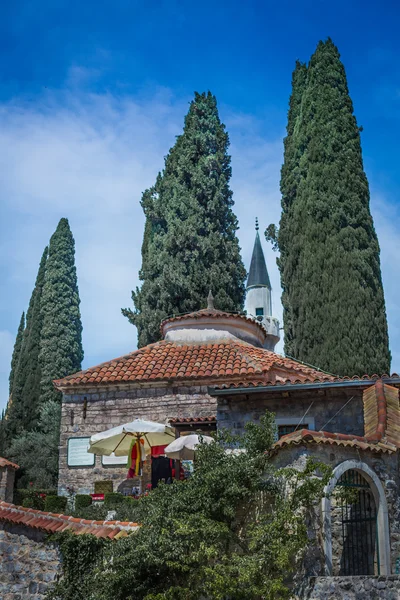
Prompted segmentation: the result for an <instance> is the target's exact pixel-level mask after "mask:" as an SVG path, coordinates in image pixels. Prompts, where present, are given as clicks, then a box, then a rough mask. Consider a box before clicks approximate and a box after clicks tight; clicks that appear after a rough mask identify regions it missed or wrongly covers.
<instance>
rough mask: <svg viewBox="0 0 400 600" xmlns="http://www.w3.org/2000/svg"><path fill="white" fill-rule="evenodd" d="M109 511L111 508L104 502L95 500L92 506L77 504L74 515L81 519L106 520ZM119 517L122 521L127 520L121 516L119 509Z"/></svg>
mask: <svg viewBox="0 0 400 600" xmlns="http://www.w3.org/2000/svg"><path fill="white" fill-rule="evenodd" d="M108 511H109V509H108V508H106V506H104V502H93V503H92V504H91V505H90V506H86V507H82V506H76V505H75V509H74V511H73V512H72V516H73V517H77V518H79V519H88V520H89V521H104V519H105V518H106V517H107V514H108ZM118 519H119V520H120V521H125V520H126V519H124V518H121V517H120V512H119V511H118Z"/></svg>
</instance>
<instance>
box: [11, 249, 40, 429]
mask: <svg viewBox="0 0 400 600" xmlns="http://www.w3.org/2000/svg"><path fill="white" fill-rule="evenodd" d="M46 261H47V247H46V248H45V249H44V252H43V255H42V258H41V261H40V265H39V270H38V274H37V277H36V282H35V287H34V289H33V292H32V295H31V299H30V301H29V307H28V311H27V313H26V327H25V331H24V335H23V342H22V347H21V352H20V360H19V362H18V366H17V369H16V375H15V381H14V385H13V391H12V402H11V403H10V405H9V410H8V415H7V416H8V431H9V434H10V438H12V437H15V436H16V435H18V434H20V433H21V432H22V431H24V430H27V431H29V430H32V429H34V428H35V427H37V424H38V419H39V412H40V365H39V349H40V336H41V330H42V322H43V318H42V314H41V310H40V306H41V298H42V290H43V283H44V277H45V271H46Z"/></svg>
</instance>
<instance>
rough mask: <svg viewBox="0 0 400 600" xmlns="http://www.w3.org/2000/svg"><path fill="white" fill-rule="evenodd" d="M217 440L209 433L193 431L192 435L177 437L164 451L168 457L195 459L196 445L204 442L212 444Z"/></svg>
mask: <svg viewBox="0 0 400 600" xmlns="http://www.w3.org/2000/svg"><path fill="white" fill-rule="evenodd" d="M214 441H215V440H214V439H213V438H212V437H210V436H208V435H197V433H192V434H190V435H182V436H181V437H179V438H177V439H176V440H175V441H174V442H171V443H170V444H169V446H167V447H166V448H165V450H164V453H165V455H166V456H168V458H175V459H176V460H193V459H194V454H195V451H196V447H197V446H199V445H200V444H201V443H202V442H204V443H205V444H211V442H214Z"/></svg>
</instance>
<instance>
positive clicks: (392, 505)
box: [271, 444, 400, 598]
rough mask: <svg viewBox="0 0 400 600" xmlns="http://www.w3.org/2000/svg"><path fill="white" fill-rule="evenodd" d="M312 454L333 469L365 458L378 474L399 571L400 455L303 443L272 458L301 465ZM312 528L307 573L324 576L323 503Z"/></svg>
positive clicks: (337, 546)
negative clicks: (344, 463)
mask: <svg viewBox="0 0 400 600" xmlns="http://www.w3.org/2000/svg"><path fill="white" fill-rule="evenodd" d="M308 456H311V457H313V458H315V459H316V460H319V461H321V462H323V463H325V464H328V465H330V466H331V467H332V470H333V469H335V468H336V467H337V466H339V465H340V464H341V463H343V462H344V461H348V460H356V461H361V462H363V463H364V464H366V465H367V466H368V467H370V468H371V469H372V470H373V471H374V472H375V473H376V475H377V476H378V478H379V480H380V481H381V483H382V486H383V489H384V493H385V498H386V502H387V505H388V517H389V529H390V561H391V572H392V573H395V572H396V565H397V564H400V485H399V483H400V482H399V473H398V468H399V462H398V461H399V458H398V456H397V454H384V453H373V452H371V451H363V452H360V450H359V449H357V448H355V447H351V446H338V445H323V444H309V445H308V444H301V445H298V446H289V447H286V448H283V449H281V450H280V451H279V452H278V453H277V454H276V455H275V456H273V457H272V459H271V460H272V462H273V463H274V465H275V466H276V467H278V468H279V467H283V466H287V465H292V466H294V467H297V468H301V466H302V464H304V462H305V460H306V459H307V457H308ZM308 528H309V537H310V545H309V548H308V554H307V556H306V560H305V569H304V571H305V575H306V576H317V575H324V570H323V569H324V559H323V558H322V560H321V555H320V554H319V552H318V549H321V548H322V547H323V531H322V511H321V505H320V503H318V505H316V506H315V514H314V518H313V522H312V523H311V522H309V523H308ZM335 531H336V533H337V534H338V535H339V534H340V531H341V529H340V528H335V527H333V528H332V534H333V536H332V559H333V560H332V562H333V568H334V570H335V569H337V564H338V561H339V560H340V558H339V557H338V555H339V554H340V552H341V539H339V538H338V537H336V536H335ZM321 597H322V596H321ZM327 598H329V596H327ZM360 598H361V597H360ZM399 598H400V596H399Z"/></svg>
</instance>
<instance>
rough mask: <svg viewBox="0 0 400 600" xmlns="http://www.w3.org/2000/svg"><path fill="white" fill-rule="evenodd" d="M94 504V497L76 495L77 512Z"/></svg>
mask: <svg viewBox="0 0 400 600" xmlns="http://www.w3.org/2000/svg"><path fill="white" fill-rule="evenodd" d="M91 504H92V496H90V495H89V494H76V496H75V510H81V508H87V507H88V506H90V505H91Z"/></svg>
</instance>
